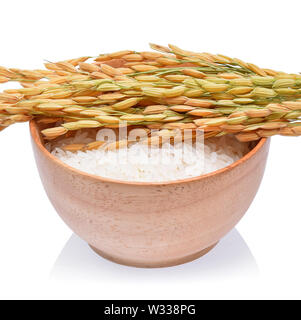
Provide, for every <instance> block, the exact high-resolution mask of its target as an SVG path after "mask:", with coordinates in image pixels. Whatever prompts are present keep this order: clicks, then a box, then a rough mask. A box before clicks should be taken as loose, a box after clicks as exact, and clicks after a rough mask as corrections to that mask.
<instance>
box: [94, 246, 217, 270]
mask: <svg viewBox="0 0 301 320" xmlns="http://www.w3.org/2000/svg"><path fill="white" fill-rule="evenodd" d="M217 244H218V242H216V243H215V244H213V245H212V246H210V247H208V248H206V249H203V250H201V251H199V252H197V253H194V254H191V255H188V256H186V257H183V258H178V259H174V260H167V261H162V262H154V263H153V262H150V263H147V262H143V261H135V260H127V259H122V258H116V257H113V256H111V255H109V254H106V253H104V252H103V251H101V250H98V249H97V248H95V247H93V246H91V245H89V246H90V248H91V249H92V250H93V251H94V252H95V253H97V254H98V255H99V256H101V257H102V258H105V259H107V260H110V261H112V262H115V263H118V264H122V265H125V266H129V267H136V268H164V267H173V266H177V265H180V264H184V263H187V262H191V261H193V260H196V259H198V258H200V257H202V256H204V255H205V254H207V253H208V252H209V251H210V250H212V249H213V248H214V247H215V246H216V245H217Z"/></svg>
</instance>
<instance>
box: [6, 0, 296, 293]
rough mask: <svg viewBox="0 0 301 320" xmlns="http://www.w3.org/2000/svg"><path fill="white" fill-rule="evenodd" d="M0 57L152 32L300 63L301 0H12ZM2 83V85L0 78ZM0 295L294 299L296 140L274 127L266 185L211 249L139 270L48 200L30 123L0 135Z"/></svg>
mask: <svg viewBox="0 0 301 320" xmlns="http://www.w3.org/2000/svg"><path fill="white" fill-rule="evenodd" d="M0 6H1V7H0V10H1V18H0V30H1V40H0V65H3V66H7V67H16V68H27V69H30V68H41V67H42V63H43V59H47V60H50V61H58V60H64V59H67V58H73V57H78V56H81V55H97V54H99V53H105V52H112V51H114V50H122V49H128V48H129V49H135V50H137V51H139V50H145V49H147V47H148V42H155V43H159V44H163V45H166V44H167V43H174V44H177V45H178V46H180V47H183V48H186V49H190V50H196V51H208V52H212V53H223V54H226V55H229V56H232V57H233V56H235V57H239V58H241V59H243V60H246V61H250V62H253V63H256V64H258V65H260V66H263V67H270V68H274V69H277V70H284V71H289V72H293V71H294V72H298V71H301V53H300V11H301V2H300V1H299V0H297V1H290V0H286V1H284V2H283V1H277V0H276V1H275V0H274V1H256V0H252V1H234V0H228V1H200V0H199V1H192V0H185V1H177V0H173V1H169V0H164V1H162V0H159V1H156V0H153V1H143V0H140V1H117V0H115V1H99V0H98V1H91V0H85V1H77V0H73V1H62V0H60V1H57V0H52V1H32V0H27V1H16V0H10V1H7V0H2V1H1V5H0ZM1 87H3V88H5V87H7V86H4V85H2V86H1ZM0 145H1V151H0V153H1V157H0V197H1V202H0V211H1V212H0V298H2V299H12V298H29V299H43V298H58V299H59V298H65V299H71V298H82V299H86V298H87V299H88V298H89V299H90V298H92V299H93V298H95V299H110V298H112V299H114V298H115V299H123V298H127V299H139V298H140V299H155V298H157V299H160V298H162V299H163V298H164V299H174V298H175V299H176V298H177V299H215V298H218V299H219V298H230V299H232V298H233V299H244V298H252V299H253V298H254V299H256V298H259V299H260V298H272V299H273V298H298V299H300V298H301V289H300V285H301V275H300V270H301V250H300V244H301V231H300V230H301V212H300V211H301V210H300V195H301V192H300V190H301V182H300V181H301V179H300V178H301V175H300V171H301V157H300V156H301V138H286V137H275V138H273V139H272V146H271V152H270V157H269V161H268V166H267V169H266V173H265V177H264V180H263V183H262V185H261V188H260V190H259V192H258V195H257V197H256V199H255V200H254V202H253V204H252V206H251V208H250V209H249V211H248V212H247V214H246V216H245V217H244V218H243V220H242V221H241V222H240V223H239V224H238V226H237V229H236V230H234V231H232V232H231V233H230V234H229V235H228V236H227V237H226V239H224V240H223V241H222V242H221V243H220V244H219V246H218V247H217V248H216V249H215V250H213V251H212V252H211V253H209V254H208V255H207V256H206V257H204V258H202V259H199V260H197V261H195V262H192V263H189V264H186V265H183V266H180V267H175V268H169V269H159V270H144V269H134V268H128V267H123V266H119V265H116V264H113V263H111V262H108V261H105V260H103V259H101V258H98V257H97V256H96V255H95V254H94V253H92V252H91V251H90V250H89V248H88V247H87V246H86V244H85V243H83V242H81V240H79V239H78V238H77V237H76V236H72V232H71V231H70V230H69V229H68V227H66V226H65V225H64V223H63V222H62V221H61V220H60V218H59V217H58V216H57V214H56V212H55V210H54V209H53V208H52V206H51V204H50V203H49V201H48V199H47V197H46V195H45V193H44V190H43V187H42V185H41V182H40V180H39V176H38V173H37V169H36V166H35V163H34V159H33V155H32V151H31V145H30V140H29V134H28V125H27V124H22V125H16V126H13V127H11V128H8V129H7V130H5V131H3V132H1V134H0Z"/></svg>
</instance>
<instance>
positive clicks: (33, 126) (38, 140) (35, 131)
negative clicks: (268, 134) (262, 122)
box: [29, 119, 269, 186]
mask: <svg viewBox="0 0 301 320" xmlns="http://www.w3.org/2000/svg"><path fill="white" fill-rule="evenodd" d="M29 128H30V134H31V137H32V141H33V142H34V143H35V144H36V146H37V147H38V148H39V149H40V151H41V152H42V153H43V154H44V155H45V156H46V157H47V158H49V159H50V160H51V161H52V162H54V163H55V164H57V165H59V166H61V167H63V168H64V169H66V170H68V171H70V172H71V173H75V174H78V175H82V176H85V177H87V178H89V179H92V180H96V181H98V182H107V183H115V184H122V185H136V186H160V185H173V184H181V183H189V182H194V181H199V180H204V179H207V178H210V177H213V176H217V175H219V174H222V173H224V172H226V171H231V170H233V169H234V168H236V167H238V166H240V165H241V164H243V163H244V162H246V161H248V160H249V159H251V158H253V157H254V155H255V154H256V153H257V152H258V151H259V150H261V149H262V148H263V147H264V145H265V144H266V143H267V141H268V140H269V138H261V139H260V140H259V141H258V143H257V144H256V146H255V147H254V148H253V149H252V150H250V151H249V152H248V153H247V154H245V155H244V156H243V157H242V158H240V159H239V160H237V161H235V162H233V163H232V164H230V165H228V166H226V167H224V168H221V169H219V170H216V171H213V172H209V173H206V174H204V175H201V176H196V177H191V178H185V179H178V180H169V181H157V182H142V181H125V180H118V179H111V178H105V177H101V176H97V175H94V174H90V173H87V172H84V171H81V170H79V169H76V168H73V167H71V166H69V165H68V164H66V163H64V162H63V161H61V160H60V159H58V158H57V157H55V156H54V155H53V154H51V153H50V152H49V151H48V150H47V149H46V148H45V146H44V145H43V143H42V137H41V133H40V130H39V128H38V125H37V123H36V121H35V120H34V119H33V120H31V121H30V122H29Z"/></svg>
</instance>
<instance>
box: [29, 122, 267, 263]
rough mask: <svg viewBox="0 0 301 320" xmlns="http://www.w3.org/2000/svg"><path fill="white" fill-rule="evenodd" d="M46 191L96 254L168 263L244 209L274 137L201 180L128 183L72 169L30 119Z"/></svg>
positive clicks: (204, 247)
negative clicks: (45, 142)
mask: <svg viewBox="0 0 301 320" xmlns="http://www.w3.org/2000/svg"><path fill="white" fill-rule="evenodd" d="M30 132H31V138H32V145H33V150H34V155H35V159H36V163H37V167H38V170H39V173H40V177H41V180H42V183H43V185H44V188H45V190H46V193H47V195H48V197H49V199H50V201H51V202H52V204H53V206H54V207H55V209H56V210H57V212H58V213H59V215H60V216H61V218H62V219H63V220H64V221H65V223H66V224H67V225H68V226H69V227H70V228H71V229H72V230H73V231H74V232H75V233H76V234H77V235H78V236H79V237H81V238H82V239H83V240H85V241H86V242H88V244H89V245H90V246H91V247H92V249H93V250H94V251H95V252H97V253H98V254H99V255H101V256H103V257H105V258H107V259H109V260H112V261H114V262H117V263H120V264H125V265H129V266H135V267H167V266H174V265H178V264H182V263H185V262H188V261H191V260H194V259H196V258H198V257H200V256H202V255H204V254H206V253H207V252H208V251H209V250H211V249H212V248H213V247H214V246H215V244H216V243H217V242H218V241H219V240H220V239H221V238H222V237H224V236H225V235H226V234H227V233H228V232H229V231H230V230H232V229H233V228H234V226H235V225H236V224H237V223H238V221H239V220H240V219H241V218H242V216H243V215H244V214H245V212H246V211H247V209H248V208H249V206H250V204H251V202H252V201H253V199H254V197H255V195H256V193H257V190H258V188H259V185H260V182H261V180H262V177H263V173H264V170H265V165H266V160H267V156H268V151H269V145H270V139H265V138H263V139H261V140H259V141H258V142H257V144H256V145H255V146H254V147H253V149H252V150H251V151H250V152H248V153H247V154H246V155H245V156H244V157H242V158H241V159H239V160H238V161H236V162H234V163H233V164H231V165H229V166H227V167H225V168H223V169H220V170H217V171H215V172H212V173H209V174H205V175H202V176H199V177H194V178H189V179H183V180H176V181H168V182H128V181H119V180H113V179H108V178H102V177H98V176H95V175H91V174H87V173H84V172H82V171H79V170H77V169H74V168H72V167H70V166H68V165H66V164H64V163H63V162H62V161H60V160H59V159H57V158H56V157H55V156H53V155H52V154H51V153H50V152H48V151H47V149H46V148H45V147H44V143H43V139H42V137H41V133H40V128H39V126H38V124H37V123H36V122H35V121H34V120H32V121H31V122H30Z"/></svg>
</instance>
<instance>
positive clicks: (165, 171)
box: [47, 131, 250, 182]
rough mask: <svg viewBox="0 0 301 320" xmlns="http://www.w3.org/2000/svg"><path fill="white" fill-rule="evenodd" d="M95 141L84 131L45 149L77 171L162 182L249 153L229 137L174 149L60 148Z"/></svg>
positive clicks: (207, 169)
mask: <svg viewBox="0 0 301 320" xmlns="http://www.w3.org/2000/svg"><path fill="white" fill-rule="evenodd" d="M94 140H95V139H93V138H91V137H89V136H88V133H87V132H80V131H79V132H78V133H77V134H76V135H75V137H73V138H68V139H63V140H61V141H59V142H57V143H56V144H53V145H51V144H48V145H47V148H48V150H49V151H51V153H52V154H53V155H54V156H56V157H57V158H58V159H60V160H61V161H63V162H64V163H66V164H67V165H69V166H71V167H74V168H76V169H79V170H81V171H84V172H87V173H90V174H93V175H97V176H101V177H106V178H111V179H117V180H124V181H141V182H162V181H171V180H179V179H185V178H191V177H196V176H200V175H203V174H206V173H210V172H213V171H216V170H218V169H221V168H224V167H226V166H228V165H230V164H231V163H233V162H235V161H237V160H239V159H240V158H241V157H243V156H244V155H245V154H246V153H247V152H248V151H249V150H250V148H249V144H248V143H242V142H239V141H237V140H236V138H235V137H233V136H231V135H226V136H224V137H221V138H210V139H207V140H205V141H204V143H198V144H197V145H196V144H193V145H190V144H188V143H183V144H182V143H180V144H176V145H175V146H173V145H171V144H169V143H165V144H164V145H163V146H162V148H149V147H148V146H147V145H145V144H142V143H139V142H137V143H135V144H133V145H131V146H129V147H128V148H123V149H119V150H113V151H105V150H104V149H103V148H99V149H97V150H91V151H85V152H83V151H78V152H69V151H64V150H63V149H62V148H61V147H62V146H64V145H66V144H71V143H89V142H92V141H94Z"/></svg>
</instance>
